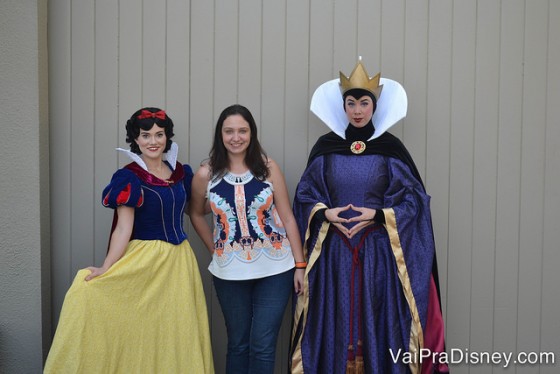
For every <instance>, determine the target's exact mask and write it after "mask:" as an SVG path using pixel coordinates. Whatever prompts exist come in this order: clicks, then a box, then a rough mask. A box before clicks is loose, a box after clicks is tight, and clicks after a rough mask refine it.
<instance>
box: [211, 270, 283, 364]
mask: <svg viewBox="0 0 560 374" xmlns="http://www.w3.org/2000/svg"><path fill="white" fill-rule="evenodd" d="M293 279H294V270H289V271H286V272H284V273H281V274H277V275H272V276H270V277H266V278H260V279H249V280H242V281H230V280H223V279H220V278H216V277H214V287H215V288H216V293H217V295H218V300H219V301H220V306H221V307H222V312H223V314H224V318H225V321H226V328H227V335H228V350H227V358H226V373H228V374H245V373H259V374H266V373H274V359H275V356H276V341H277V339H278V332H279V331H280V325H281V324H282V318H283V315H284V311H285V309H286V304H287V303H288V300H289V299H290V295H291V294H292V290H293Z"/></svg>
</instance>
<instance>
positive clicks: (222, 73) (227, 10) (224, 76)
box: [195, 0, 251, 119]
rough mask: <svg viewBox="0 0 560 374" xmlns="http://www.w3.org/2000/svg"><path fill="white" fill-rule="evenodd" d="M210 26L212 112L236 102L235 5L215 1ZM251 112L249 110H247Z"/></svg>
mask: <svg viewBox="0 0 560 374" xmlns="http://www.w3.org/2000/svg"><path fill="white" fill-rule="evenodd" d="M214 12H215V17H216V20H215V26H214V33H215V39H214V43H215V45H214V61H213V64H212V65H213V68H214V87H213V91H214V104H215V107H214V112H215V115H216V119H217V118H218V116H219V114H220V112H221V111H222V110H223V109H224V108H226V107H228V106H229V105H231V104H234V103H236V102H237V87H238V85H239V82H238V71H239V48H238V47H239V28H240V27H241V25H240V24H239V16H240V14H239V3H238V1H229V0H217V1H216V9H215V10H214ZM195 74H196V72H195ZM249 109H251V108H249Z"/></svg>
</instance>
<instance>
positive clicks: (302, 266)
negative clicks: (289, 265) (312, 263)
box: [296, 261, 307, 269]
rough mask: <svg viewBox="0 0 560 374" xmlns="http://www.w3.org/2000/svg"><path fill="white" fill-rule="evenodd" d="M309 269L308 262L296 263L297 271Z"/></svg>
mask: <svg viewBox="0 0 560 374" xmlns="http://www.w3.org/2000/svg"><path fill="white" fill-rule="evenodd" d="M306 267H307V262H305V261H304V262H297V261H296V269H305V268H306Z"/></svg>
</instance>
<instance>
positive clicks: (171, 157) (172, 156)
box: [117, 142, 179, 171]
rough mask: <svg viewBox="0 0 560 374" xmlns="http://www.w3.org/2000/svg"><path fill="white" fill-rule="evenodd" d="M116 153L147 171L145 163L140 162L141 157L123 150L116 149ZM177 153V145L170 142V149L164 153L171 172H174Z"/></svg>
mask: <svg viewBox="0 0 560 374" xmlns="http://www.w3.org/2000/svg"><path fill="white" fill-rule="evenodd" d="M117 151H119V152H122V153H124V154H125V155H127V156H128V158H130V159H131V160H132V161H133V162H136V163H137V164H138V165H139V166H140V167H141V168H142V169H144V170H146V171H148V167H147V166H146V163H145V162H144V160H142V157H140V155H137V154H136V153H134V152H131V151H130V150H128V149H124V148H117ZM178 153H179V146H178V145H177V143H175V142H172V143H171V148H169V150H168V151H167V152H166V153H165V158H166V159H167V162H169V165H171V168H172V169H173V170H175V165H176V164H177V154H178Z"/></svg>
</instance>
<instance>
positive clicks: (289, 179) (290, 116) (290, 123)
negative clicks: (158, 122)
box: [270, 0, 311, 373]
mask: <svg viewBox="0 0 560 374" xmlns="http://www.w3.org/2000/svg"><path fill="white" fill-rule="evenodd" d="M309 16H310V14H309V4H308V2H304V1H298V0H287V2H286V23H287V25H288V27H286V69H285V80H286V81H285V86H284V87H285V100H286V102H285V109H284V116H285V120H284V144H285V146H284V160H282V164H281V165H283V167H282V169H283V171H284V176H285V178H286V184H287V186H288V191H289V194H290V199H293V197H294V193H295V187H296V184H297V182H298V181H299V178H300V176H301V174H302V173H303V170H304V168H305V165H306V161H307V155H308V154H307V126H306V123H307V121H306V119H307V116H308V112H309V101H310V98H311V97H310V96H309V95H308V90H307V85H308V80H309V77H308V69H307V67H308V63H309ZM270 115H273V116H276V115H274V114H273V113H270ZM291 305H292V304H291V301H290V303H289V304H288V307H287V308H286V312H285V314H284V320H283V323H282V329H281V331H280V336H279V341H278V347H277V353H276V373H286V372H289V370H288V358H289V348H290V336H291V322H292V307H291Z"/></svg>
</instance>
